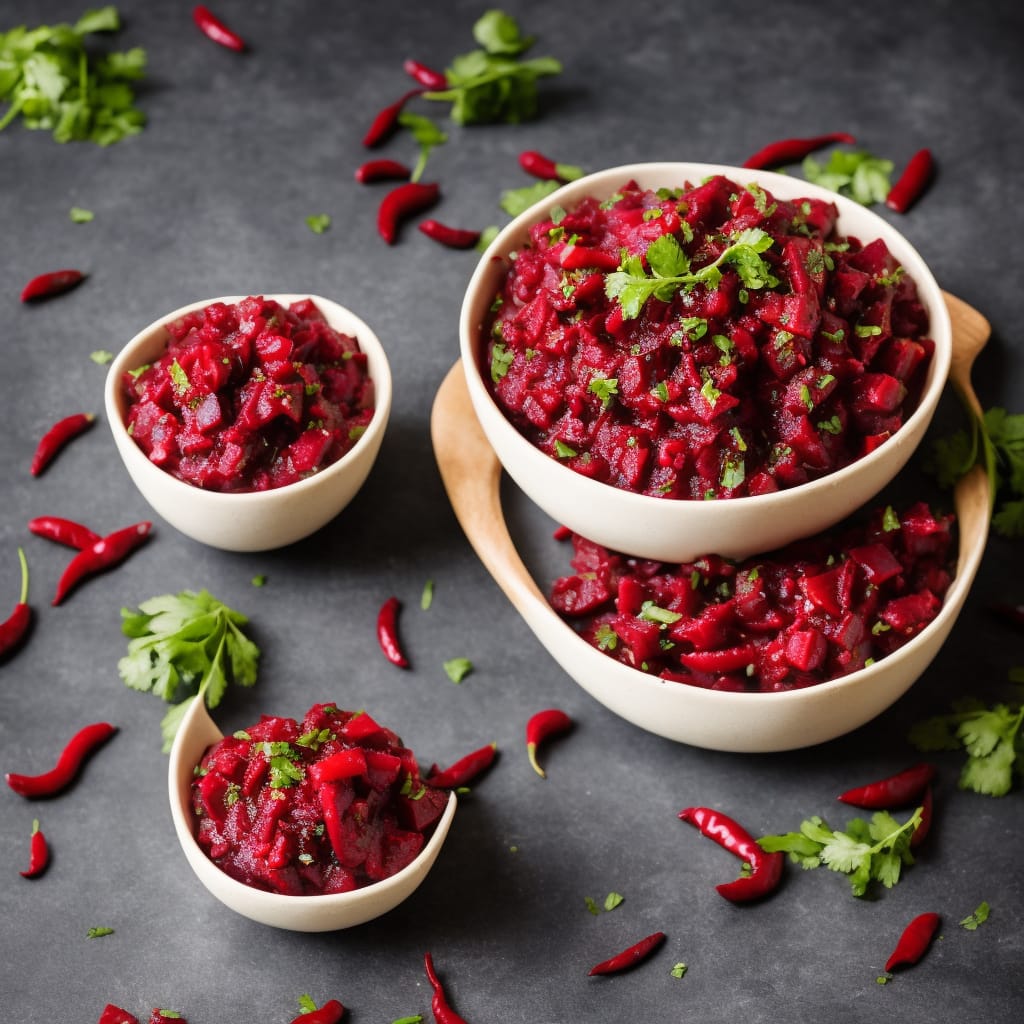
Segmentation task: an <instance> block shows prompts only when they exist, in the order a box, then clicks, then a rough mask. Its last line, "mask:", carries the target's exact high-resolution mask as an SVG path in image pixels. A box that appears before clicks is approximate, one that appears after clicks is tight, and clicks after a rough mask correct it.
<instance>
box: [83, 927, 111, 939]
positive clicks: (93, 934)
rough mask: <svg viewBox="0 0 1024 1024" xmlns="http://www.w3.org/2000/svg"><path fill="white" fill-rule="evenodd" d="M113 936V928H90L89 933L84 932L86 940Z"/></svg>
mask: <svg viewBox="0 0 1024 1024" xmlns="http://www.w3.org/2000/svg"><path fill="white" fill-rule="evenodd" d="M113 934H114V929H113V928H105V927H99V928H90V929H89V931H88V932H86V935H85V937H86V938H87V939H102V938H103V936H104V935H113Z"/></svg>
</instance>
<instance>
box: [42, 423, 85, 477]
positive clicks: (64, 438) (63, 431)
mask: <svg viewBox="0 0 1024 1024" xmlns="http://www.w3.org/2000/svg"><path fill="white" fill-rule="evenodd" d="M95 422H96V417H95V415H94V414H93V413H91V412H76V413H73V414H72V415H71V416H65V417H64V418H63V419H61V420H57V422H56V423H54V425H53V426H52V427H50V429H49V430H47V431H46V433H45V434H43V436H42V437H41V438H40V439H39V444H38V445H37V446H36V451H35V454H34V455H33V456H32V464H31V466H30V467H29V470H30V472H31V473H32V475H33V476H39V474H40V473H42V471H43V470H44V469H46V467H47V466H48V465H49V464H50V463H51V462H52V461H53V460H54V458H55V457H56V455H57V453H58V452H59V451H60V450H61V449H62V448H63V447H64V446H65V445H66V444H67V443H68V442H69V441H71V440H73V439H74V438H76V437H78V435H79V434H82V433H84V432H85V431H86V430H88V429H89V428H90V427H91V426H92V425H93V423H95Z"/></svg>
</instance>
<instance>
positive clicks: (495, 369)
mask: <svg viewBox="0 0 1024 1024" xmlns="http://www.w3.org/2000/svg"><path fill="white" fill-rule="evenodd" d="M515 357H516V355H515V353H514V352H512V351H511V350H510V349H509V348H508V346H506V345H505V343H504V342H502V341H499V342H496V343H495V344H494V345H492V346H491V380H492V381H493V382H494V383H495V384H497V383H498V381H500V380H501V378H502V377H504V376H505V374H506V373H508V369H509V367H510V366H511V365H512V361H513V360H514V359H515Z"/></svg>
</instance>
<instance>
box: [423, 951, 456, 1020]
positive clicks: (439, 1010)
mask: <svg viewBox="0 0 1024 1024" xmlns="http://www.w3.org/2000/svg"><path fill="white" fill-rule="evenodd" d="M423 963H424V966H425V967H426V969H427V981H429V982H430V987H431V988H432V989H433V990H434V995H433V997H432V998H431V1000H430V1009H431V1010H432V1011H433V1013H434V1020H435V1021H436V1024H466V1021H465V1020H464V1018H462V1017H460V1016H459V1015H458V1014H457V1013H456V1012H455V1011H454V1010H453V1009H452V1008H451V1006H450V1005H449V1003H448V996H447V995H445V991H444V987H443V986H442V985H441V980H440V978H438V976H437V974H436V973H435V971H434V959H433V957H432V956H431V955H430V954H429V953H424V954H423Z"/></svg>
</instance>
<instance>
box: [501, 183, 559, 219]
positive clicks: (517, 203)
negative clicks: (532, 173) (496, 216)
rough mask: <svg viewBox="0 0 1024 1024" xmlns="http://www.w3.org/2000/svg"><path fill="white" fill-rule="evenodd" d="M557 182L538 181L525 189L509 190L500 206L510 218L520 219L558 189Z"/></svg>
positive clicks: (502, 194) (503, 194)
mask: <svg viewBox="0 0 1024 1024" xmlns="http://www.w3.org/2000/svg"><path fill="white" fill-rule="evenodd" d="M558 187H559V184H558V182H557V181H538V182H537V183H536V184H534V185H527V186H525V187H524V188H508V189H505V191H504V192H502V193H501V200H500V202H499V205H500V206H501V208H502V209H503V210H504V211H505V212H506V213H507V214H509V215H510V216H512V217H518V216H519V214H521V213H522V212H523V211H524V210H528V209H529V208H530V207H531V206H533V204H534V203H539V202H540V201H541V200H542V199H545V198H547V197H548V196H549V195H551V193H552V192H554V191H555V190H556V189H558Z"/></svg>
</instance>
